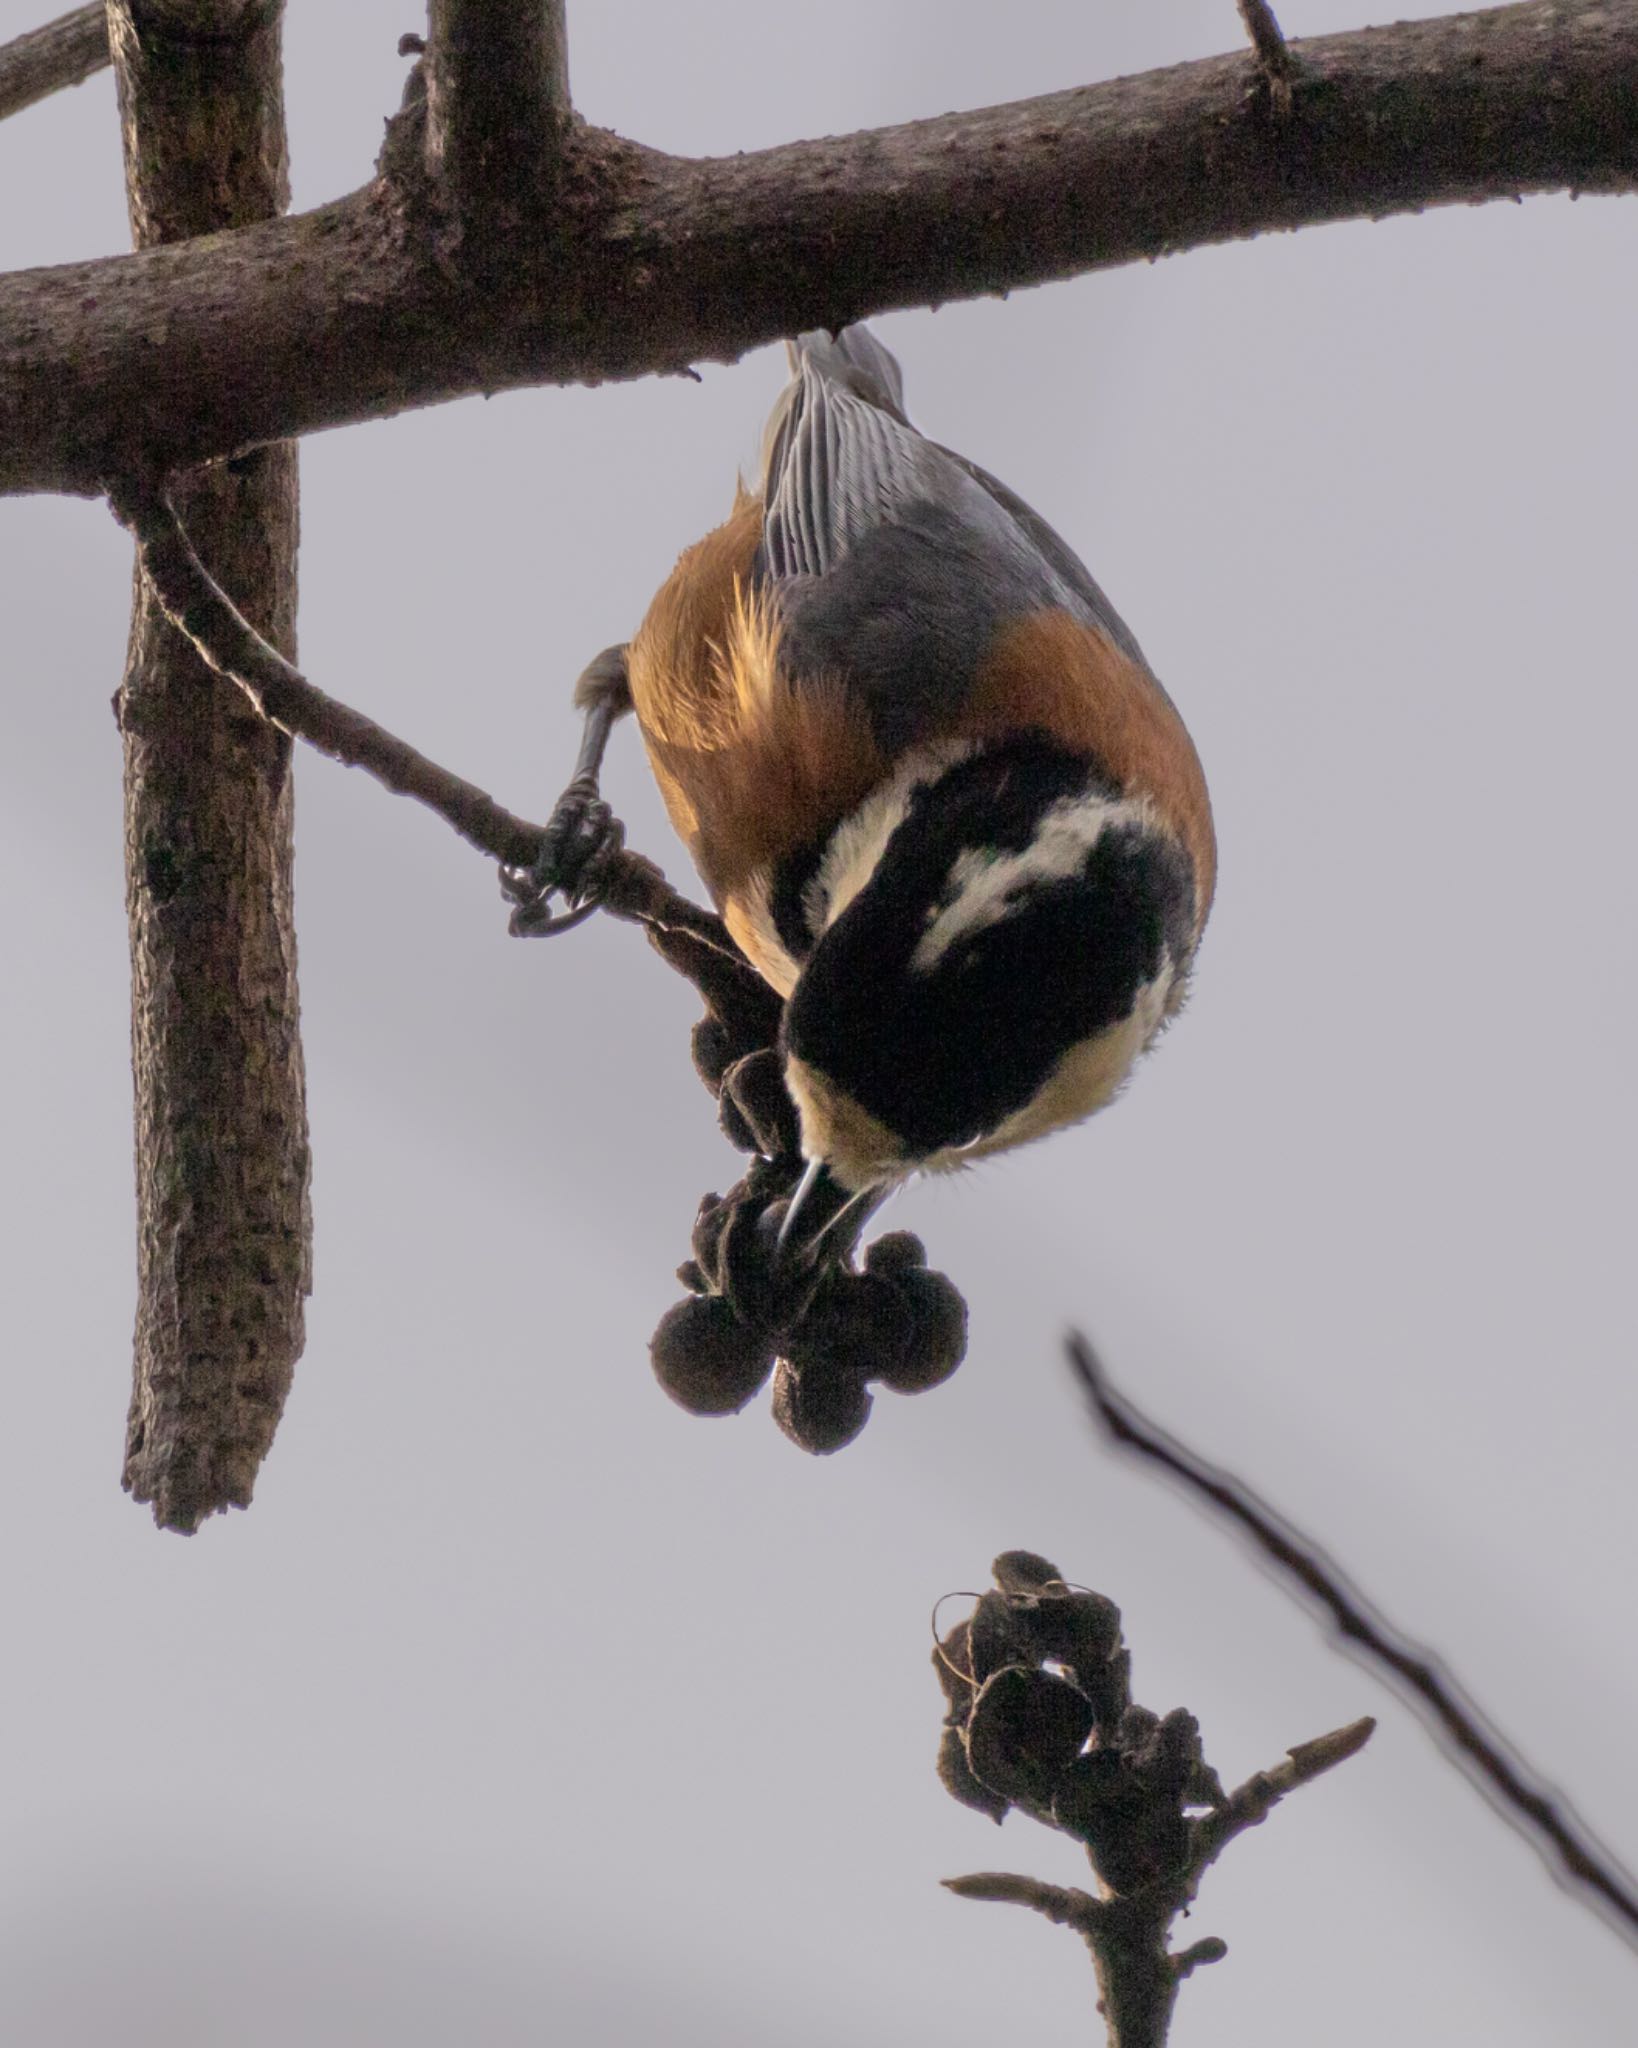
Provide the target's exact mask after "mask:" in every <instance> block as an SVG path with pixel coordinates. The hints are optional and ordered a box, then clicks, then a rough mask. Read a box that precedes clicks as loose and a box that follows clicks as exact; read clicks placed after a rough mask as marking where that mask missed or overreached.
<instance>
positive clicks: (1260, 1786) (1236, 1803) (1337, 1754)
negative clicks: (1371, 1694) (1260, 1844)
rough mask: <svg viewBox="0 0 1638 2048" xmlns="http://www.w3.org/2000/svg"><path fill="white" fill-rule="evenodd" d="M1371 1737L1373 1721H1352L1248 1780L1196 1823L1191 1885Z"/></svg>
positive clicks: (1289, 1752)
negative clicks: (1290, 1795) (1290, 1797)
mask: <svg viewBox="0 0 1638 2048" xmlns="http://www.w3.org/2000/svg"><path fill="white" fill-rule="evenodd" d="M1375 1732H1376V1722H1375V1720H1374V1719H1373V1718H1372V1717H1371V1716H1370V1715H1369V1714H1367V1715H1365V1716H1364V1717H1363V1718H1362V1719H1360V1720H1358V1721H1350V1722H1349V1723H1348V1725H1347V1727H1346V1728H1336V1729H1333V1730H1332V1732H1331V1733H1330V1734H1329V1735H1316V1736H1315V1738H1314V1739H1313V1741H1312V1742H1300V1743H1298V1745H1297V1746H1296V1748H1295V1749H1288V1750H1287V1751H1286V1753H1285V1761H1284V1762H1283V1763H1278V1764H1276V1765H1275V1766H1274V1768H1273V1769H1272V1770H1271V1771H1258V1772H1257V1774H1256V1775H1255V1776H1254V1777H1250V1778H1247V1780H1246V1781H1245V1783H1244V1784H1243V1785H1241V1786H1238V1787H1237V1788H1236V1789H1235V1790H1234V1791H1233V1792H1232V1793H1230V1795H1229V1798H1228V1801H1227V1803H1226V1804H1225V1805H1223V1806H1221V1807H1219V1808H1218V1810H1217V1811H1216V1812H1215V1813H1213V1814H1211V1815H1210V1816H1209V1817H1208V1818H1207V1819H1205V1820H1203V1821H1201V1822H1200V1823H1199V1825H1198V1827H1197V1829H1196V1832H1195V1838H1194V1850H1193V1853H1192V1854H1191V1856H1190V1858H1189V1869H1190V1872H1191V1875H1192V1878H1193V1880H1194V1882H1195V1883H1198V1882H1199V1880H1200V1879H1201V1878H1202V1877H1203V1876H1204V1875H1205V1873H1206V1871H1207V1870H1208V1869H1209V1868H1210V1867H1211V1865H1212V1864H1213V1863H1214V1862H1216V1860H1217V1858H1218V1857H1219V1856H1220V1855H1221V1854H1222V1853H1223V1851H1224V1850H1225V1849H1226V1848H1227V1847H1228V1845H1229V1843H1230V1842H1232V1841H1233V1840H1234V1838H1235V1836H1236V1835H1241V1834H1244V1833H1245V1831H1246V1829H1247V1828H1254V1827H1256V1826H1258V1825H1259V1823H1261V1822H1262V1821H1264V1820H1266V1819H1267V1818H1268V1816H1269V1814H1270V1813H1272V1812H1273V1810H1274V1808H1275V1807H1276V1806H1278V1805H1279V1803H1280V1801H1281V1800H1282V1799H1283V1798H1284V1797H1285V1796H1286V1794H1287V1793H1288V1792H1295V1791H1296V1789H1297V1787H1298V1786H1299V1785H1306V1784H1308V1783H1310V1782H1311V1781H1312V1780H1313V1779H1315V1778H1318V1777H1322V1776H1323V1775H1324V1774H1325V1772H1327V1771H1333V1770H1335V1769H1336V1767H1337V1765H1338V1764H1345V1763H1346V1762H1347V1761H1348V1759H1349V1757H1351V1756H1357V1755H1358V1754H1359V1752H1360V1751H1361V1750H1362V1749H1363V1748H1364V1747H1365V1745H1366V1743H1367V1742H1369V1741H1370V1739H1371V1737H1372V1735H1373V1734H1375Z"/></svg>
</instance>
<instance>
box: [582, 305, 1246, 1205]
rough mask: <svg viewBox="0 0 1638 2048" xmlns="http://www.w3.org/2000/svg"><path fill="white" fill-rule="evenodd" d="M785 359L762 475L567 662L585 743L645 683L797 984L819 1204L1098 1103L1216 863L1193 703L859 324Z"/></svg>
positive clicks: (701, 846)
mask: <svg viewBox="0 0 1638 2048" xmlns="http://www.w3.org/2000/svg"><path fill="white" fill-rule="evenodd" d="M790 356H791V368H792V376H791V382H790V384H789V385H788V387H787V388H786V390H785V391H784V393H783V394H782V396H781V397H780V399H779V401H778V403H777V405H776V406H775V408H774V411H773V415H772V417H771V419H770V420H769V423H768V429H767V436H766V442H765V450H764V460H763V473H762V482H761V488H760V490H759V491H757V492H756V493H755V494H752V493H750V492H748V491H746V490H745V489H744V488H743V486H742V487H741V489H740V491H739V494H738V497H737V500H736V502H735V505H734V508H733V511H732V513H731V514H730V515H729V518H728V520H727V523H726V524H725V525H723V526H720V527H718V528H717V529H716V530H715V532H713V533H710V534H708V535H707V536H706V537H705V539H704V540H702V541H700V542H699V543H698V544H697V545H696V546H694V547H692V548H690V549H689V550H688V552H687V553H686V554H684V555H683V557H682V559H681V560H680V561H679V562H678V564H677V567H676V569H675V570H674V571H673V573H672V575H671V577H670V579H669V580H668V581H667V582H666V583H665V584H664V585H663V587H662V588H661V589H660V591H659V593H658V595H657V596H656V597H655V599H654V602H653V604H652V605H651V606H650V608H649V612H648V616H647V617H646V618H645V619H644V621H643V624H642V626H641V628H640V629H639V631H638V633H637V635H636V637H635V638H634V639H633V640H632V641H631V643H630V645H629V647H628V648H626V649H624V650H620V649H615V650H611V651H610V656H609V657H604V658H602V659H601V661H600V663H596V664H593V667H592V669H591V670H589V671H588V674H587V679H586V682H585V683H584V684H583V686H582V691H581V701H582V702H583V703H584V704H585V705H586V706H587V707H588V709H589V711H590V713H591V717H590V719H589V721H588V744H587V748H586V749H584V750H583V752H582V768H583V769H588V768H589V769H590V770H591V772H592V774H593V776H594V775H595V768H596V763H597V760H598V758H599V757H600V754H601V749H602V742H603V739H604V737H605V736H606V732H607V727H608V724H609V723H610V722H611V721H612V719H613V718H614V717H616V716H618V715H619V713H620V711H622V710H624V709H627V708H632V709H634V710H635V712H636V714H637V722H638V724H639V726H640V727H641V729H642V734H643V739H644V742H645V744H646V746H647V749H648V756H649V761H650V763H651V765H652V767H653V770H654V774H655V777H656V779H657V781H658V783H659V785H660V789H661V792H662V793H663V795H664V798H665V804H666V808H667V810H668V811H669V813H670V815H671V820H672V823H673V824H674V825H675V827H676V829H677V831H678V832H679V834H680V835H681V836H682V838H683V840H684V841H685V842H686V844H687V846H688V849H689V852H690V853H691V854H692V856H693V858H694V861H695V864H696V865H697V867H698V869H699V871H700V874H701V876H702V877H703V878H704V880H705V882H706V884H707V886H708V887H709V889H710V891H711V894H712V896H713V897H714V898H715V900H716V903H717V906H718V908H719V909H720V910H721V912H722V914H723V916H724V918H725V920H726V922H727V925H728V928H729V929H730V931H731V932H732V933H733V935H734V938H735V939H736V940H737V941H738V943H739V945H740V947H741V948H742V949H743V951H744V953H745V954H746V957H747V958H748V959H749V960H750V961H751V963H752V965H753V966H754V967H755V968H756V969H757V970H758V972H759V973H760V974H761V975H762V976H763V977H764V978H765V979H766V980H767V981H768V982H770V983H771V984H772V986H773V987H774V988H775V989H776V990H777V991H778V992H779V994H780V995H781V996H783V997H784V998H785V1010H784V1024H783V1030H782V1044H781V1053H782V1057H783V1061H784V1070H785V1078H786V1082H787V1085H788V1087H789V1090H790V1093H791V1095H792V1097H793V1098H794V1100H795V1103H796V1106H797V1109H798V1111H799V1113H800V1117H801V1129H802V1149H803V1152H804V1154H805V1155H806V1158H807V1159H808V1161H809V1162H810V1168H809V1173H808V1176H807V1179H806V1180H805V1182H804V1185H803V1190H802V1193H801V1195H800V1197H799V1199H798V1204H797V1205H796V1206H797V1207H802V1208H804V1209H805V1210H806V1212H807V1219H808V1228H809V1229H810V1230H812V1229H814V1228H819V1229H823V1228H824V1227H826V1225H827V1224H828V1222H829V1221H830V1220H831V1219H833V1218H834V1217H835V1216H836V1215H837V1213H838V1211H839V1210H840V1209H841V1208H842V1207H844V1206H855V1207H856V1206H857V1202H856V1201H854V1202H853V1203H851V1204H850V1201H849V1198H850V1197H853V1198H858V1197H865V1198H866V1199H868V1198H869V1196H870V1195H871V1194H873V1193H876V1192H878V1191H881V1190H884V1189H885V1188H886V1187H888V1186H890V1185H891V1184H893V1183H896V1182H898V1181H900V1180H902V1179H903V1178H904V1177H905V1176H906V1175H908V1174H911V1173H917V1172H940V1171H943V1170H946V1169H949V1168H952V1167H957V1166H964V1165H966V1164H968V1163H969V1162H971V1161H973V1160H977V1159H982V1158H984V1157H985V1156H986V1155H987V1154H989V1153H993V1152H999V1151H1003V1150H1005V1149H1007V1148H1008V1147H1010V1146H1014V1145H1021V1144H1024V1143H1026V1142H1027V1141H1029V1140H1030V1139H1032V1138H1038V1137H1042V1136H1044V1135H1045V1134H1046V1133H1047V1132H1048V1131H1052V1130H1056V1129H1058V1128H1059V1127H1060V1126H1062V1125H1065V1124H1072V1123H1077V1122H1079V1121H1080V1120H1081V1119H1082V1118H1083V1117H1087V1116H1090V1115H1091V1114H1092V1112H1093V1111H1094V1110H1098V1109H1101V1108H1102V1107H1103V1106H1104V1104H1105V1103H1107V1102H1108V1101H1109V1100H1110V1099H1111V1098H1112V1097H1113V1096H1114V1095H1115V1094H1116V1092H1117V1091H1118V1090H1119V1088H1120V1087H1121V1084H1122V1083H1123V1082H1124V1081H1125V1079H1126V1077H1127V1075H1128V1074H1129V1073H1130V1071H1131V1068H1132V1066H1133V1063H1134V1062H1135V1061H1136V1059H1137V1058H1138V1056H1139V1054H1140V1053H1142V1052H1143V1051H1144V1049H1145V1048H1146V1047H1147V1046H1148V1045H1149V1044H1150V1043H1151V1042H1152V1041H1153V1039H1154V1038H1155V1036H1156V1035H1157V1033H1158V1032H1159V1031H1160V1030H1161V1028H1162V1027H1163V1025H1164V1024H1165V1023H1166V1021H1167V1019H1168V1018H1170V1017H1171V1016H1172V1015H1173V1014H1174V1013H1175V1012H1176V1010H1177V1009H1178V1007H1179V1005H1180V1004H1181V1002H1182V1000H1183V995H1184V990H1185V987H1186V984H1187V980H1188V975H1189V968H1190V964H1191V962H1192V960H1193V958H1194V953H1195V948H1196V945H1197V944H1198V942H1199V938H1200V932H1201V927H1202V926H1203V924H1204V923H1205V919H1206V912H1207V909H1208V907H1209V905H1210V903H1211V897H1212V887H1213V882H1214V878H1215V867H1216V857H1215V846H1214V842H1213V837H1212V823H1211V810H1210V805H1209V801H1208V798H1207V794H1206V785H1205V780H1204V777H1203V776H1202V774H1201V770H1200V763H1199V760H1198V759H1197V757H1196V755H1195V751H1194V747H1193V745H1192V743H1191V742H1190V739H1189V735H1188V733H1187V731H1186V730H1185V729H1184V726H1183V722H1182V720H1181V718H1180V717H1179V716H1178V713H1177V711H1176V709H1175V708H1174V707H1173V705H1172V702H1171V700H1170V698H1169V697H1168V696H1167V695H1166V692H1165V691H1164V690H1163V689H1162V688H1161V686H1160V684H1159V682H1158V681H1157V680H1156V679H1155V677H1154V675H1153V673H1152V672H1151V670H1150V668H1149V666H1148V664H1147V662H1145V660H1144V658H1143V654H1142V652H1141V650H1140V649H1139V647H1138V644H1137V642H1136V641H1135V640H1134V639H1133V637H1132V635H1131V634H1130V633H1129V632H1128V631H1127V629H1126V627H1125V626H1124V625H1123V624H1122V622H1121V620H1120V618H1119V617H1118V616H1117V614H1116V613H1115V611H1114V609H1113V607H1112V606H1111V605H1110V603H1109V600H1108V599H1107V598H1106V597H1105V596H1104V594H1103V592H1102V591H1101V590H1100V589H1099V588H1098V586H1097V584H1096V583H1095V582H1094V581H1093V580H1092V578H1091V577H1090V576H1089V575H1088V574H1087V572H1086V570H1085V569H1084V568H1083V567H1082V565H1081V563H1080V562H1079V561H1078V560H1077V559H1076V557H1075V556H1074V554H1073V553H1072V552H1071V551H1070V549H1069V548H1068V547H1067V546H1066V545H1065V544H1064V542H1063V541H1062V540H1061V539H1060V538H1059V537H1058V535H1057V534H1056V533H1054V532H1053V531H1052V529H1051V528H1050V527H1049V526H1048V525H1047V524H1046V522H1045V521H1044V520H1043V519H1041V518H1039V517H1038V516H1037V515H1036V514H1035V513H1034V512H1032V511H1031V510H1030V509H1029V507H1028V506H1027V505H1025V504H1024V503H1023V502H1022V501H1021V500H1020V499H1018V498H1016V497H1015V496H1014V495H1013V494H1012V492H1011V491H1009V490H1007V489H1006V487H1005V486H1004V485H1002V484H1000V483H998V482H996V480H995V479H994V478H993V477H991V476H989V475H987V474H986V473H985V472H984V471H983V470H982V469H980V468H979V467H978V466H977V464H976V463H972V462H969V461H967V460H966V459H965V458H964V457H962V456H959V455H955V454H952V453H951V452H950V451H949V450H948V449H945V448H941V447H939V446H938V445H937V444H936V443H935V442H932V441H928V440H926V439H924V438H923V436H922V435H921V434H919V433H918V432H917V431H916V430H915V428H914V427H912V426H911V425H910V422H909V420H908V419H907V418H906V416H905V411H904V400H903V387H902V382H901V378H900V372H899V366H898V363H897V362H896V360H895V359H894V358H893V356H892V355H890V354H889V353H888V351H887V350H886V349H885V348H884V347H883V346H882V345H881V343H880V342H879V341H877V340H876V339H875V337H874V336H873V335H872V334H871V333H870V332H869V330H868V329H867V328H864V327H850V328H847V329H845V330H844V331H843V332H842V333H840V334H839V335H837V336H836V337H835V338H834V339H832V338H831V337H830V336H829V335H826V334H807V335H803V336H801V337H800V338H799V339H798V340H797V341H795V342H793V343H792V344H790ZM622 656H623V660H622V658H621V657H622ZM588 786H589V785H588V784H585V783H582V785H581V787H582V788H585V787H588ZM794 1214H795V1209H794V1208H793V1217H794Z"/></svg>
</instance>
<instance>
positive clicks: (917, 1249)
mask: <svg viewBox="0 0 1638 2048" xmlns="http://www.w3.org/2000/svg"><path fill="white" fill-rule="evenodd" d="M864 1263H865V1271H866V1272H867V1273H880V1274H881V1276H882V1278H883V1279H884V1280H892V1279H896V1278H897V1277H898V1275H899V1274H901V1273H908V1272H912V1271H914V1270H915V1268H916V1267H918V1266H925V1265H926V1263H927V1247H926V1246H925V1245H924V1244H923V1243H922V1241H921V1239H920V1238H919V1237H917V1235H916V1233H915V1232H914V1231H913V1230H889V1231H887V1232H886V1233H885V1234H884V1235H883V1236H881V1237H878V1238H877V1239H876V1241H875V1243H874V1244H871V1245H867V1246H866V1247H865V1255H864Z"/></svg>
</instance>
